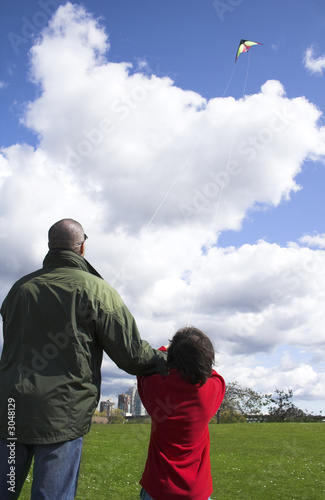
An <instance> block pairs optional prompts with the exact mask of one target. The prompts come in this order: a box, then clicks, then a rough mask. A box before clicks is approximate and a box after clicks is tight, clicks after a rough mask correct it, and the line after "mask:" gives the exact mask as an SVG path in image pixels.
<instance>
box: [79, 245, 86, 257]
mask: <svg viewBox="0 0 325 500" xmlns="http://www.w3.org/2000/svg"><path fill="white" fill-rule="evenodd" d="M85 250H86V249H85V242H83V244H82V245H81V247H80V255H81V257H84V255H85Z"/></svg>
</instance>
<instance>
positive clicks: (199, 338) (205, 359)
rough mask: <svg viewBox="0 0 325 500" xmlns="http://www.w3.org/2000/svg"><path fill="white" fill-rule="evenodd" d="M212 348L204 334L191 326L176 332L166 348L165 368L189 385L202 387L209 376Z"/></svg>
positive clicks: (212, 358)
mask: <svg viewBox="0 0 325 500" xmlns="http://www.w3.org/2000/svg"><path fill="white" fill-rule="evenodd" d="M213 363H214V348H213V345H212V342H211V340H210V339H209V337H208V336H207V335H205V333H203V332H201V330H198V329H197V328H194V327H192V326H189V327H185V328H181V329H180V330H178V331H177V332H176V333H175V335H174V337H173V339H172V341H171V344H170V346H169V348H168V353H167V366H168V368H169V369H170V368H175V369H176V370H177V371H178V372H179V373H180V375H181V377H182V378H183V379H184V380H186V381H187V382H190V383H191V384H194V385H195V384H200V385H203V384H204V383H205V382H206V381H207V379H208V378H209V377H210V376H211V372H212V366H213Z"/></svg>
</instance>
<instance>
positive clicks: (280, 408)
mask: <svg viewBox="0 0 325 500" xmlns="http://www.w3.org/2000/svg"><path fill="white" fill-rule="evenodd" d="M292 398H293V391H292V390H291V389H289V390H288V392H285V391H282V390H279V389H275V393H274V394H261V393H259V392H257V391H254V390H253V389H251V388H249V387H242V386H241V385H239V384H238V383H237V382H231V383H229V384H228V385H227V388H226V394H225V397H224V400H223V402H222V404H221V406H220V408H219V410H218V413H217V415H216V417H215V418H216V420H217V422H218V423H236V422H246V421H247V420H248V421H249V420H253V421H254V420H255V421H263V422H317V421H321V420H322V418H323V417H322V415H314V414H313V413H308V412H307V410H305V411H303V410H301V409H300V408H298V407H297V406H296V405H295V404H294V403H293V402H292ZM320 413H321V412H320Z"/></svg>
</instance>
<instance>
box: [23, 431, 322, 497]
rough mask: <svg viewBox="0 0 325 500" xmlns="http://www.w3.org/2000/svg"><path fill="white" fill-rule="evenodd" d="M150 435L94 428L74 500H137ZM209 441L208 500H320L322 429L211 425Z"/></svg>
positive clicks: (26, 490) (86, 444)
mask: <svg viewBox="0 0 325 500" xmlns="http://www.w3.org/2000/svg"><path fill="white" fill-rule="evenodd" d="M149 435H150V425H148V424H125V425H122V424H119V425H102V424H93V426H92V429H91V431H90V433H89V434H88V435H87V436H85V439H84V448H83V455H82V462H81V470H80V480H79V486H78V493H77V497H76V498H77V500H137V499H138V498H139V491H140V486H139V479H140V477H141V474H142V471H143V468H144V464H145V460H146V454H147V446H148V441H149ZM210 436H211V467H212V477H213V483H214V494H213V495H212V499H213V500H236V499H250V500H262V499H265V500H272V499H281V500H324V498H325V453H324V449H325V424H324V423H311V424H308V423H302V424H298V423H279V424H277V423H272V424H224V425H211V426H210ZM30 481H31V480H30V478H29V479H28V482H27V483H26V484H25V486H24V489H23V492H22V494H21V496H20V499H22V500H28V499H29V491H30ZM62 500H64V499H62ZM166 500H168V499H166Z"/></svg>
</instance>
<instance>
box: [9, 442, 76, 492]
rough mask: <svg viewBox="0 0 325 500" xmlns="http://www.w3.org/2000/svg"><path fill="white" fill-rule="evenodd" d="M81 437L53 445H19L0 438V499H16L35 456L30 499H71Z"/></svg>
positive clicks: (74, 486)
mask: <svg viewBox="0 0 325 500" xmlns="http://www.w3.org/2000/svg"><path fill="white" fill-rule="evenodd" d="M82 440H83V438H82V437H80V438H77V439H74V440H73V441H65V442H64V443H55V444H37V445H32V444H22V443H18V442H17V441H7V440H4V439H0V464H1V468H0V498H1V500H9V499H10V500H15V499H17V498H18V496H19V493H20V491H21V489H22V487H23V484H24V482H25V479H26V477H27V474H28V472H29V469H30V466H31V463H32V459H33V457H34V468H33V483H32V493H31V500H63V499H64V500H73V499H74V497H75V494H76V491H77V484H78V476H79V467H80V460H81V449H82Z"/></svg>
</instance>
